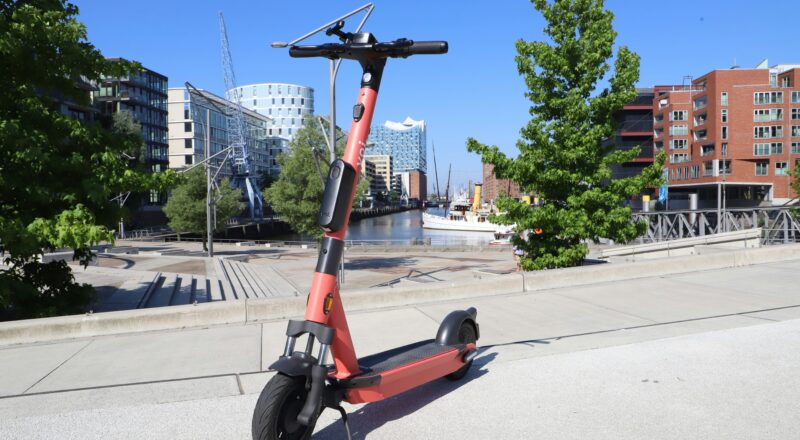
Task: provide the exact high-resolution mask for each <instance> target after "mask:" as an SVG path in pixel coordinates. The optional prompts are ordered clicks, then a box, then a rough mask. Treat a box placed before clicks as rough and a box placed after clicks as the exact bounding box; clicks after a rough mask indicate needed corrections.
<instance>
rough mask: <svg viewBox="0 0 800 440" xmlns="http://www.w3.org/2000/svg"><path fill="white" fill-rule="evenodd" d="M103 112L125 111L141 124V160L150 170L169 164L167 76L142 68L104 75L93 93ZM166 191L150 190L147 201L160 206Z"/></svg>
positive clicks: (165, 167)
mask: <svg viewBox="0 0 800 440" xmlns="http://www.w3.org/2000/svg"><path fill="white" fill-rule="evenodd" d="M92 98H93V101H94V102H95V104H96V105H97V106H98V108H99V109H100V112H101V113H102V114H105V115H113V114H114V113H120V112H125V113H128V114H129V115H131V117H132V119H133V120H134V121H136V122H137V123H138V124H139V126H140V127H141V132H142V137H143V138H144V142H145V150H144V161H145V164H146V165H147V167H148V168H149V169H150V170H152V171H153V172H159V171H165V170H166V169H167V168H168V166H169V157H168V154H169V146H168V143H167V77H166V76H164V75H162V74H160V73H157V72H154V71H152V70H150V69H145V68H142V69H141V70H140V71H138V72H132V73H130V74H129V75H128V76H126V77H120V78H104V79H103V80H102V81H101V82H100V84H99V85H98V86H97V90H96V91H94V92H93V93H92ZM165 196H166V194H159V193H152V194H150V197H149V201H148V203H149V204H152V205H161V204H163V203H164V202H165V200H166V198H165Z"/></svg>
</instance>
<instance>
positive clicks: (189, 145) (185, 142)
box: [183, 138, 192, 148]
mask: <svg viewBox="0 0 800 440" xmlns="http://www.w3.org/2000/svg"><path fill="white" fill-rule="evenodd" d="M183 146H184V148H192V140H191V139H190V138H186V139H184V140H183Z"/></svg>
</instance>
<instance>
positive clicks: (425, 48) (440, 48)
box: [408, 41, 448, 55]
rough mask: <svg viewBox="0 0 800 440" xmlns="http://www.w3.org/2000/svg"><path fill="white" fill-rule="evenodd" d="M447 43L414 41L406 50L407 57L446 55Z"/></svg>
mask: <svg viewBox="0 0 800 440" xmlns="http://www.w3.org/2000/svg"><path fill="white" fill-rule="evenodd" d="M447 49H448V47H447V41H415V42H414V44H412V45H411V46H410V47H409V48H408V54H409V55H439V54H443V53H447Z"/></svg>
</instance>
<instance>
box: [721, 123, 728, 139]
mask: <svg viewBox="0 0 800 440" xmlns="http://www.w3.org/2000/svg"><path fill="white" fill-rule="evenodd" d="M722 139H728V126H727V125H723V126H722Z"/></svg>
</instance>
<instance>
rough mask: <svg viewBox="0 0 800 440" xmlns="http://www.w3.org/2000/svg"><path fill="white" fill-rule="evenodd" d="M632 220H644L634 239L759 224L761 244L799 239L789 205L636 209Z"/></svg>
mask: <svg viewBox="0 0 800 440" xmlns="http://www.w3.org/2000/svg"><path fill="white" fill-rule="evenodd" d="M632 217H633V220H634V221H637V222H639V221H643V222H645V223H647V231H646V232H645V234H644V235H642V236H641V237H639V238H637V239H636V242H638V243H655V242H659V241H665V240H675V239H680V238H690V237H702V236H705V235H710V234H716V233H720V232H733V231H743V230H746V229H755V228H762V230H763V235H762V237H761V242H762V243H763V244H779V243H781V244H783V243H796V242H800V219H798V218H795V217H794V216H793V214H792V210H791V208H785V207H774V208H733V209H725V210H716V209H704V210H694V211H692V210H684V211H662V212H636V213H634V214H633V216H632Z"/></svg>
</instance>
